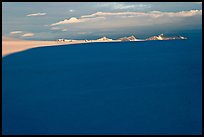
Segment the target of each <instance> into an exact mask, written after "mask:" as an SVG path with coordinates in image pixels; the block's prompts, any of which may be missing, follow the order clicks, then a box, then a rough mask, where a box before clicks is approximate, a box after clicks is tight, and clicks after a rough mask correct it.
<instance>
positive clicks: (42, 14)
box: [26, 12, 47, 17]
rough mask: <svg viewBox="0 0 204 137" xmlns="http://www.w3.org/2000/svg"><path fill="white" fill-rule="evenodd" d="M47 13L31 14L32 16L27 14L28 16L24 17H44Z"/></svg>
mask: <svg viewBox="0 0 204 137" xmlns="http://www.w3.org/2000/svg"><path fill="white" fill-rule="evenodd" d="M46 14H47V13H40V12H39V13H33V14H28V15H26V16H29V17H30V16H44V15H46Z"/></svg>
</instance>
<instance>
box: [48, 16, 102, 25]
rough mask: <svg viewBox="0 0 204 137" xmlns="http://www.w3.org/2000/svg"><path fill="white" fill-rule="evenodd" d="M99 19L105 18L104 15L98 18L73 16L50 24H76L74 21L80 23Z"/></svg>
mask: <svg viewBox="0 0 204 137" xmlns="http://www.w3.org/2000/svg"><path fill="white" fill-rule="evenodd" d="M98 19H104V17H96V18H79V19H77V18H75V17H72V18H70V19H65V20H63V21H59V22H57V23H53V24H50V26H57V25H64V24H74V23H80V22H87V21H94V20H98Z"/></svg>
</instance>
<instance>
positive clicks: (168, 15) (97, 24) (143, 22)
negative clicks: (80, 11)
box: [49, 10, 202, 32]
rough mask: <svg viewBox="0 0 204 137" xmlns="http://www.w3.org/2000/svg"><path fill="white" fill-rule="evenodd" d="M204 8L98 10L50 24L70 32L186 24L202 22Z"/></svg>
mask: <svg viewBox="0 0 204 137" xmlns="http://www.w3.org/2000/svg"><path fill="white" fill-rule="evenodd" d="M201 19H202V10H189V11H180V12H162V11H149V12H96V13H93V14H88V15H83V16H81V17H79V18H76V17H72V18H70V19H65V20H63V21H59V22H56V23H53V24H50V25H49V26H57V27H58V28H61V30H63V29H65V28H66V27H69V30H70V32H71V31H75V30H79V31H87V30H101V31H105V30H113V29H121V28H127V27H134V28H142V27H146V28H147V27H153V26H157V27H158V26H163V27H164V26H168V25H169V26H172V27H177V26H179V25H180V26H181V27H182V26H184V25H188V24H199V23H202V21H201Z"/></svg>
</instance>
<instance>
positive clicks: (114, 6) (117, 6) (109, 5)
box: [97, 2, 151, 10]
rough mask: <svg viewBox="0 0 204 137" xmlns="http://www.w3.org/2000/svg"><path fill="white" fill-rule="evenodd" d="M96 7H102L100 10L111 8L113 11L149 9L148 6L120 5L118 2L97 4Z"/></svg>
mask: <svg viewBox="0 0 204 137" xmlns="http://www.w3.org/2000/svg"><path fill="white" fill-rule="evenodd" d="M97 7H102V8H106V7H107V8H111V9H114V10H117V9H119V10H126V9H140V10H141V9H147V8H150V7H151V5H150V4H129V3H120V2H113V3H103V4H98V5H97Z"/></svg>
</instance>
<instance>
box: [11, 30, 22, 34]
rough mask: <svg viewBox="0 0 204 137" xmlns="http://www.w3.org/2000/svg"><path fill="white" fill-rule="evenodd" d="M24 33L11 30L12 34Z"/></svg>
mask: <svg viewBox="0 0 204 137" xmlns="http://www.w3.org/2000/svg"><path fill="white" fill-rule="evenodd" d="M21 33H23V32H22V31H12V32H10V34H11V35H15V34H21Z"/></svg>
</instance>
